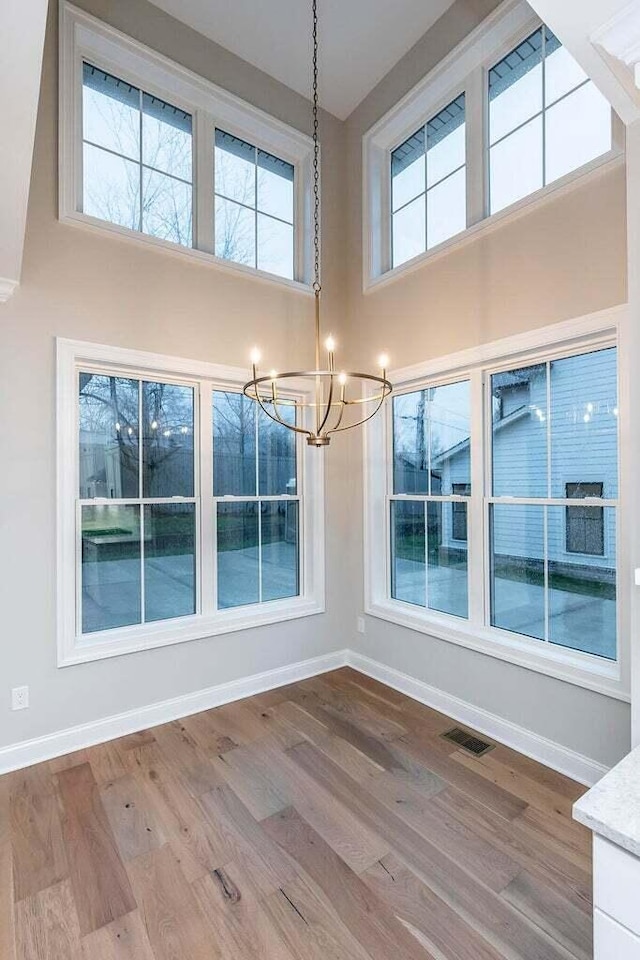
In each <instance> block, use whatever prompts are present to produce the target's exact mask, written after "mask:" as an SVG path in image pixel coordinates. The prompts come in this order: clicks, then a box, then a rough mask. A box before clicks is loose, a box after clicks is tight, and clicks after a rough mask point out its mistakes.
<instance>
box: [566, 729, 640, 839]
mask: <svg viewBox="0 0 640 960" xmlns="http://www.w3.org/2000/svg"><path fill="white" fill-rule="evenodd" d="M573 816H574V818H575V819H576V820H578V821H579V822H580V823H583V824H584V825H585V827H589V829H590V830H593V832H594V833H597V834H600V836H602V837H606V839H607V840H611V842H612V843H617V844H618V846H620V847H624V849H625V850H628V851H629V852H630V853H633V854H635V856H636V857H640V747H636V749H635V750H632V751H631V753H629V754H627V756H626V757H625V758H624V760H621V761H620V763H619V764H617V765H616V766H615V767H614V768H613V770H610V771H609V773H607V774H605V776H604V777H603V778H602V780H599V781H598V783H596V785H595V786H594V787H592V788H591V790H589V791H588V792H587V793H585V794H584V796H582V797H580V799H579V800H578V801H577V803H575V804H574V807H573Z"/></svg>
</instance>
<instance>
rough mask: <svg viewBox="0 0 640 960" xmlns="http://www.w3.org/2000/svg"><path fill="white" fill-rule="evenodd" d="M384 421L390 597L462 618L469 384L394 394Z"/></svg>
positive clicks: (465, 577)
mask: <svg viewBox="0 0 640 960" xmlns="http://www.w3.org/2000/svg"><path fill="white" fill-rule="evenodd" d="M391 416H392V436H393V471H392V474H393V476H392V495H391V497H390V503H389V510H390V524H391V597H392V598H393V599H396V600H402V601H404V602H405V603H411V604H414V605H416V606H422V607H427V608H428V609H430V610H437V611H440V612H442V613H448V614H451V615H452V616H456V617H462V618H467V617H468V605H469V601H468V593H469V587H468V569H467V546H466V542H464V541H463V540H462V538H460V537H456V536H455V534H456V533H459V531H460V528H461V524H462V525H463V526H464V529H465V532H466V524H467V519H466V511H467V506H468V501H469V497H470V493H471V473H470V458H469V442H470V432H471V431H470V421H471V395H470V384H469V381H466V380H465V381H460V382H456V383H449V384H443V385H442V386H437V387H429V388H427V389H425V390H419V391H415V392H413V393H406V394H399V395H397V396H395V397H394V399H393V403H392V415H391ZM465 451H466V454H465ZM454 506H455V512H454V509H453V508H454ZM454 517H455V524H456V526H457V529H454Z"/></svg>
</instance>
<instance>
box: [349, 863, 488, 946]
mask: <svg viewBox="0 0 640 960" xmlns="http://www.w3.org/2000/svg"><path fill="white" fill-rule="evenodd" d="M362 879H363V880H364V881H365V883H366V884H367V885H368V886H369V887H371V889H372V890H374V891H375V892H376V893H377V895H378V896H379V897H380V898H381V899H382V900H385V901H386V902H388V903H389V904H390V905H391V907H392V908H393V911H394V913H395V914H396V916H397V917H399V918H400V919H401V920H403V921H406V922H407V923H410V924H411V926H412V927H414V928H415V929H417V930H419V931H420V932H421V933H422V934H423V936H424V937H425V938H426V940H427V941H428V942H429V943H430V944H432V946H433V948H434V951H439V952H440V953H441V954H443V955H444V956H445V957H447V958H449V957H451V958H454V960H501V958H502V954H501V953H499V952H498V950H497V949H496V948H495V947H493V946H491V944H490V943H488V942H487V941H486V940H484V939H483V938H482V937H481V936H480V935H479V934H478V933H477V931H476V930H474V928H473V927H471V926H469V924H467V923H465V922H464V920H462V919H461V918H460V916H459V915H458V914H457V913H456V911H455V910H454V909H453V908H452V907H451V906H449V904H448V903H446V902H445V901H444V900H442V899H441V898H440V897H438V896H437V895H436V894H435V893H434V892H433V890H431V889H430V888H429V887H428V886H427V885H426V884H425V883H423V882H422V881H421V880H419V879H418V877H416V876H415V874H413V873H412V872H411V871H410V870H409V868H408V867H406V866H405V865H404V864H403V863H401V861H400V860H398V859H397V857H395V856H394V855H393V854H391V855H390V856H388V857H385V859H384V860H382V861H381V862H379V863H377V864H375V865H374V866H372V867H370V868H369V870H367V871H366V872H365V873H364V874H363V875H362Z"/></svg>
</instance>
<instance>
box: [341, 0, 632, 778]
mask: <svg viewBox="0 0 640 960" xmlns="http://www.w3.org/2000/svg"><path fill="white" fill-rule="evenodd" d="M496 6H497V3H496V2H495V0H457V2H456V3H455V4H454V5H453V6H452V7H451V8H450V9H449V11H447V13H446V14H444V16H443V17H442V18H441V19H440V20H439V21H438V22H437V23H436V24H435V25H434V27H433V28H432V29H431V30H430V31H429V32H428V33H427V34H426V35H425V37H423V38H422V39H421V40H420V41H419V42H418V44H416V46H415V47H414V49H413V50H412V51H410V52H409V54H407V56H406V57H405V58H404V59H403V60H401V61H400V63H399V64H397V65H396V66H395V67H394V68H393V70H391V72H390V73H389V74H388V75H387V76H386V77H385V78H384V80H382V82H381V83H380V84H379V85H378V87H376V89H375V90H374V91H373V92H372V93H371V94H370V95H369V96H368V97H367V99H366V100H365V101H364V102H363V103H362V104H361V105H360V106H359V107H358V109H357V110H356V111H355V112H354V113H353V114H352V115H351V117H350V118H349V120H348V121H347V171H348V176H349V181H348V187H349V224H348V239H349V249H350V251H351V255H350V258H349V277H348V317H349V345H350V350H351V352H352V353H353V355H355V356H361V355H362V354H363V353H364V354H365V356H367V357H369V356H374V355H375V351H376V350H377V349H379V348H382V347H384V348H386V349H387V350H388V351H389V353H390V354H391V358H392V360H391V363H392V366H397V367H401V366H404V365H407V364H411V363H417V362H419V361H420V360H426V359H429V358H432V357H438V356H443V355H446V354H449V353H452V352H454V351H457V350H462V349H464V348H466V347H473V346H476V345H478V344H481V343H486V342H489V341H491V340H495V339H498V338H500V337H504V336H508V335H510V334H515V333H519V332H522V331H525V330H531V329H534V328H536V327H541V326H544V325H546V324H551V323H554V322H557V321H561V320H566V319H568V318H571V317H577V316H581V315H583V314H586V313H590V312H592V311H596V310H601V309H605V308H606V307H609V306H613V305H615V304H619V303H622V302H624V301H625V299H626V274H625V258H626V245H625V172H624V168H623V167H622V166H618V167H617V169H614V170H611V171H609V172H606V173H603V174H601V175H599V176H597V177H596V178H593V179H590V180H589V181H588V182H586V183H585V184H584V185H583V186H577V187H576V188H575V189H573V190H572V191H571V192H569V193H566V194H565V195H564V196H562V197H560V198H553V199H551V200H549V201H548V202H546V203H544V204H543V205H540V206H537V207H536V208H535V209H533V210H532V211H531V212H529V213H527V214H526V215H524V216H522V217H520V218H519V219H517V220H515V221H513V222H511V223H509V224H506V225H503V226H501V227H500V228H498V229H496V230H495V231H492V232H491V233H489V234H487V235H485V236H484V237H480V238H478V239H476V240H474V241H473V242H471V243H469V244H468V245H465V246H463V247H461V248H460V249H458V250H455V249H454V250H452V251H451V252H449V253H447V254H446V255H444V256H441V257H439V258H437V259H434V261H433V262H431V263H426V264H425V265H424V266H422V267H421V268H419V269H418V270H416V271H415V272H413V273H411V274H409V275H408V276H406V277H404V278H399V279H397V280H396V281H394V282H392V283H390V284H388V285H387V286H384V287H382V288H380V289H377V290H373V291H372V292H369V293H368V294H366V295H364V294H363V293H362V258H361V256H360V254H359V251H360V250H361V249H362V244H361V237H362V162H361V158H362V136H363V134H364V133H366V131H367V130H368V129H369V128H370V127H371V126H372V125H373V124H374V123H375V122H376V121H377V120H378V119H379V118H380V117H381V116H383V115H384V114H385V113H386V112H387V110H389V108H390V107H391V106H393V104H395V103H396V102H397V101H398V100H399V99H400V98H401V97H402V96H403V95H404V94H406V93H407V92H408V91H409V90H410V89H411V88H412V87H413V86H414V85H415V84H416V83H417V81H418V80H420V79H421V78H422V77H423V76H425V75H426V74H427V73H428V72H429V70H430V69H432V68H433V67H434V66H435V65H436V64H437V63H438V62H439V60H441V59H442V58H443V57H444V56H446V54H447V53H448V52H449V51H450V50H451V49H453V47H454V46H455V45H456V44H457V43H459V42H460V41H461V40H462V39H463V38H464V37H465V36H466V35H467V34H468V32H469V31H470V30H472V29H473V28H474V27H475V26H477V24H478V23H480V22H481V20H482V19H483V18H484V17H485V16H486V15H487V14H488V13H489V12H490V11H491V10H492V9H493V8H494V7H496ZM350 458H351V459H350V464H351V469H352V471H353V472H354V473H355V474H357V472H358V470H359V469H360V462H361V443H360V438H359V437H353V438H352V446H351V449H350ZM350 515H351V516H352V517H353V518H355V520H356V522H358V526H359V529H358V534H357V536H355V537H354V538H353V541H352V542H353V544H354V547H353V551H352V554H351V564H352V567H353V569H354V570H356V571H357V580H358V586H357V589H356V590H355V591H354V598H355V601H354V612H353V616H355V615H356V614H357V612H359V610H361V609H362V603H363V599H362V598H363V580H362V576H363V574H362V550H361V547H360V544H361V542H362V539H361V538H362V528H361V523H360V518H361V517H362V498H361V487H360V485H359V484H353V486H352V487H351V488H350ZM358 642H359V649H360V650H361V651H362V652H363V653H365V654H367V655H369V656H371V657H373V658H374V659H378V660H383V661H385V662H387V663H389V664H390V665H391V666H394V667H396V668H397V669H399V670H402V671H404V672H406V673H409V674H410V675H412V676H415V677H418V678H419V679H422V680H425V681H426V682H427V683H431V684H433V685H434V686H436V687H438V688H439V689H442V690H445V691H446V692H448V693H451V694H453V695H454V696H457V697H460V698H461V699H462V700H465V701H467V702H470V703H473V704H475V705H476V706H479V707H483V708H484V709H486V710H489V711H490V712H492V713H496V714H498V715H500V716H503V717H505V718H506V719H508V720H511V721H512V722H514V723H518V724H521V725H522V726H524V727H526V728H527V729H529V730H532V731H533V732H537V733H539V734H540V735H542V736H545V737H548V738H549V739H551V740H554V741H558V742H559V743H562V744H565V745H566V746H567V747H569V748H571V749H573V750H577V751H579V752H581V753H583V754H584V755H586V756H590V757H593V758H595V759H597V760H600V761H601V762H603V763H612V762H614V761H616V760H617V759H618V758H619V757H620V756H622V755H623V754H624V753H625V752H626V751H627V750H628V748H629V707H628V704H625V703H622V702H620V701H615V700H612V699H609V698H607V697H603V696H600V695H598V694H595V693H591V692H589V691H586V690H583V689H581V688H578V687H572V686H570V685H568V684H566V683H562V682H559V681H557V680H552V679H550V678H548V677H545V676H543V675H541V674H536V673H534V672H532V671H528V670H524V669H522V668H520V667H516V666H513V665H511V664H508V663H504V662H500V661H497V660H495V659H493V658H491V657H487V656H483V655H482V654H477V653H472V652H471V651H468V650H465V649H464V648H460V647H456V646H454V645H452V644H449V643H445V642H443V641H439V640H437V639H435V638H432V637H428V636H424V635H422V634H418V633H415V632H414V631H411V630H406V629H403V628H401V627H396V626H394V625H392V624H389V623H386V622H384V621H381V620H375V619H374V618H367V633H366V636H365V637H359V638H358ZM542 704H544V708H543V709H541V705H542Z"/></svg>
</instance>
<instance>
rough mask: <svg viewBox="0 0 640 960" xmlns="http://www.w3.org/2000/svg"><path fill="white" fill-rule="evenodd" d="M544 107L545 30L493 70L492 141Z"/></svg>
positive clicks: (491, 86) (490, 133) (491, 91)
mask: <svg viewBox="0 0 640 960" xmlns="http://www.w3.org/2000/svg"><path fill="white" fill-rule="evenodd" d="M541 110H542V30H536V32H535V33H533V34H531V36H530V37H528V38H527V39H526V40H523V42H522V43H521V44H520V45H519V46H517V47H516V48H515V50H512V51H511V53H510V54H509V55H508V56H506V57H505V58H504V59H503V60H501V61H500V63H497V64H496V65H495V67H493V68H492V69H491V70H490V71H489V142H490V143H495V142H496V140H499V139H500V138H501V137H504V136H505V134H507V133H510V132H511V131H512V130H515V128H516V127H519V126H520V125H521V124H523V123H524V122H525V121H526V120H529V119H530V117H533V116H535V114H537V113H539V112H540V111H541Z"/></svg>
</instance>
